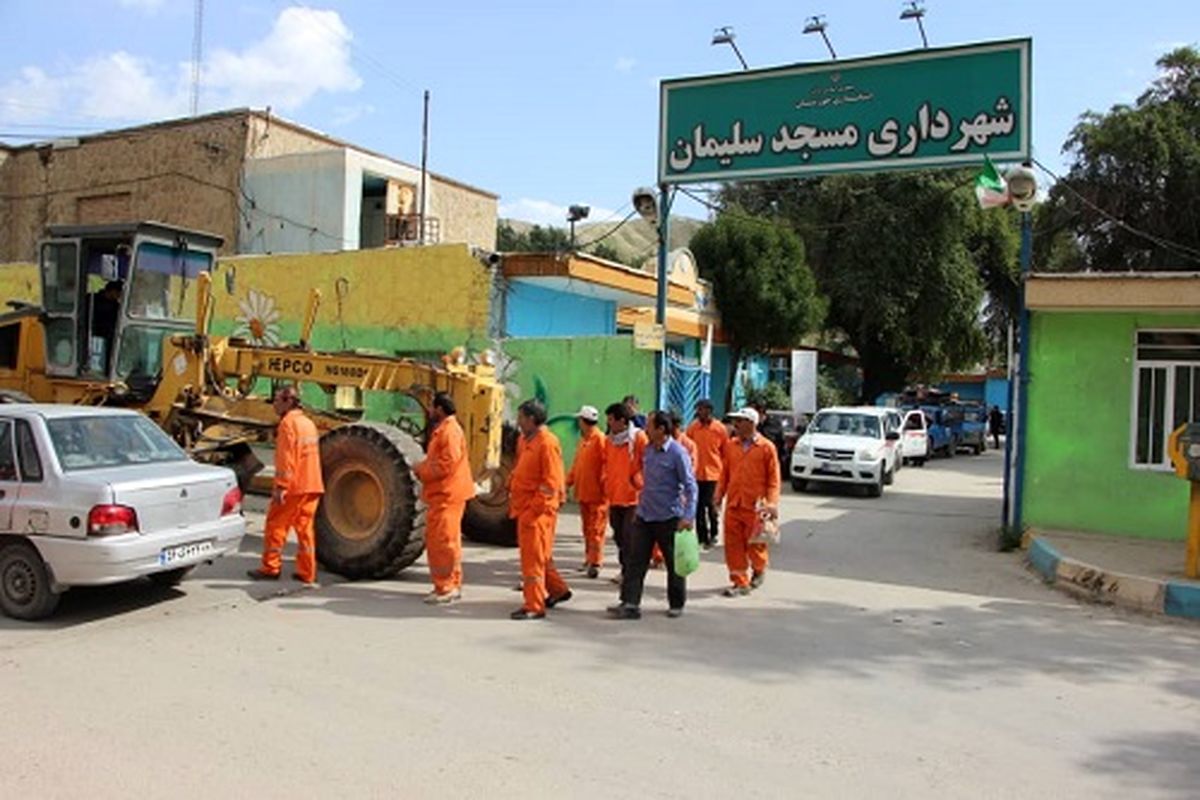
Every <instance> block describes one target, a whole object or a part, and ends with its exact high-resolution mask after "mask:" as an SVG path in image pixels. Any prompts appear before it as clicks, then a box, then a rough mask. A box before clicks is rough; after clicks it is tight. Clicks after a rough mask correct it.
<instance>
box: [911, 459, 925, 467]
mask: <svg viewBox="0 0 1200 800" xmlns="http://www.w3.org/2000/svg"><path fill="white" fill-rule="evenodd" d="M913 463H914V464H916V465H917V466H918V467H923V466H925V459H923V458H914V459H913Z"/></svg>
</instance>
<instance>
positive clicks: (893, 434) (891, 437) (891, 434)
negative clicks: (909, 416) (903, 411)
mask: <svg viewBox="0 0 1200 800" xmlns="http://www.w3.org/2000/svg"><path fill="white" fill-rule="evenodd" d="M899 438H900V431H888V432H887V440H888V441H889V442H894V441H896V440H897V439H899Z"/></svg>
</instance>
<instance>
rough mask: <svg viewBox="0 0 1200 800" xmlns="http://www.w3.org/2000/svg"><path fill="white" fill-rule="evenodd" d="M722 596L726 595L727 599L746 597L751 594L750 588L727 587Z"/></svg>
mask: <svg viewBox="0 0 1200 800" xmlns="http://www.w3.org/2000/svg"><path fill="white" fill-rule="evenodd" d="M721 594H723V595H725V596H726V597H745V596H746V595H748V594H750V587H749V586H726V587H725V591H723V592H721Z"/></svg>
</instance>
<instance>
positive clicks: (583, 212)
mask: <svg viewBox="0 0 1200 800" xmlns="http://www.w3.org/2000/svg"><path fill="white" fill-rule="evenodd" d="M591 211H592V209H591V208H590V207H589V206H570V207H569V208H568V209H567V222H569V223H571V249H572V250H574V249H575V223H576V222H578V221H579V220H581V219H587V215H588V214H590V213H591Z"/></svg>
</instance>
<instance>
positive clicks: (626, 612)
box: [608, 603, 642, 619]
mask: <svg viewBox="0 0 1200 800" xmlns="http://www.w3.org/2000/svg"><path fill="white" fill-rule="evenodd" d="M608 615H609V616H610V617H612V618H613V619H641V618H642V610H641V609H640V608H638V607H637V606H634V605H630V604H629V603H617V604H616V605H615V606H609V607H608Z"/></svg>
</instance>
